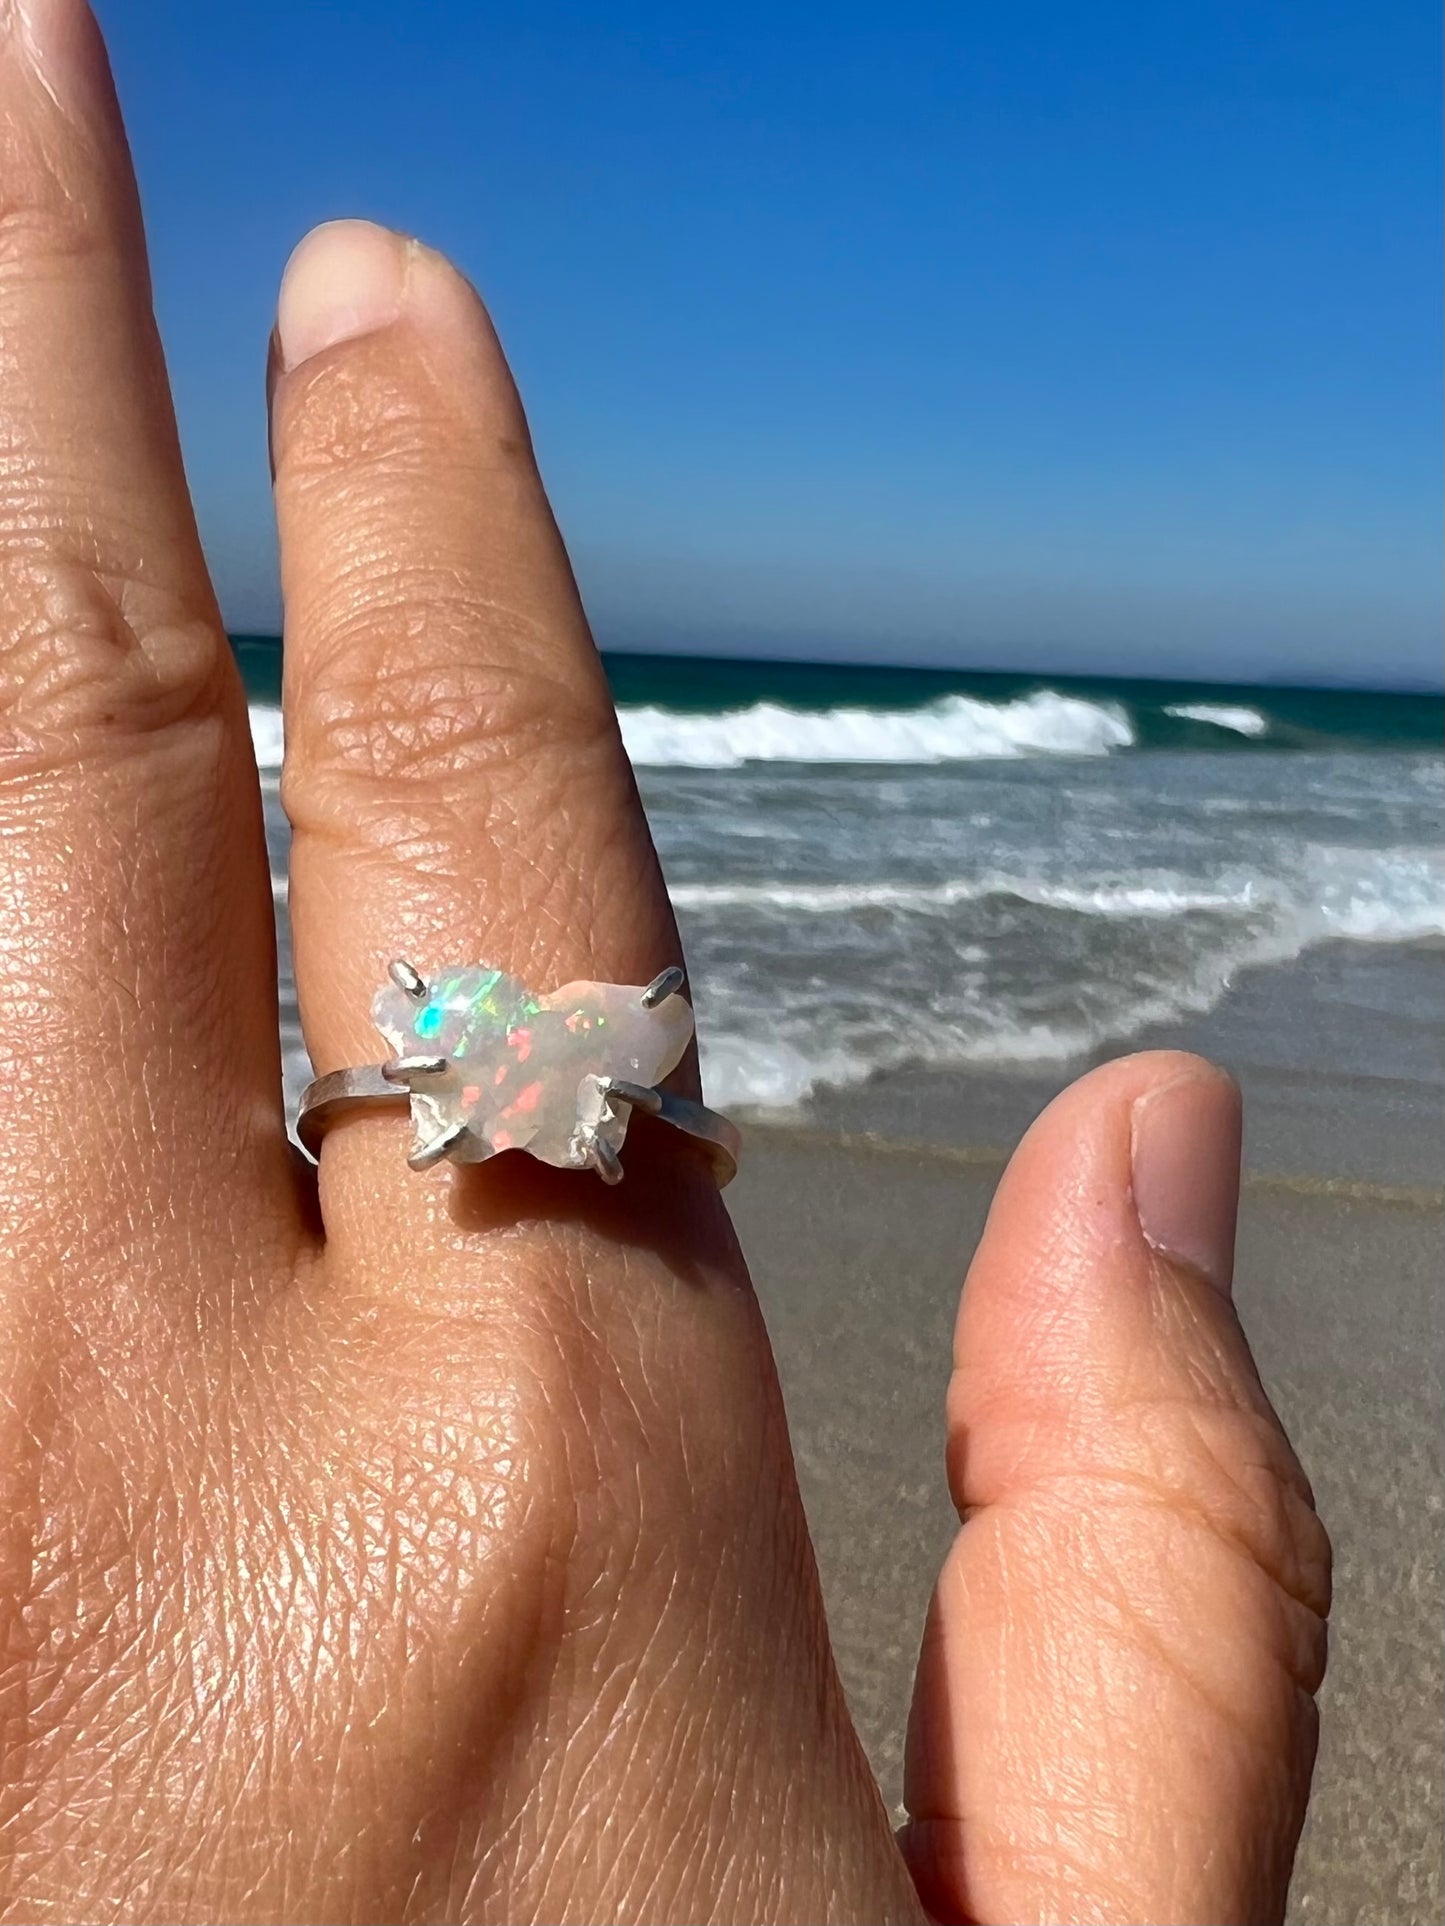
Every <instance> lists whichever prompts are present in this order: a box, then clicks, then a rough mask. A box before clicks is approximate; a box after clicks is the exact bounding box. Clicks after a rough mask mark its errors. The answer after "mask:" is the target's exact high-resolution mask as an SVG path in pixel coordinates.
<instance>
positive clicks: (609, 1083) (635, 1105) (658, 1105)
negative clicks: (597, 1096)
mask: <svg viewBox="0 0 1445 1926" xmlns="http://www.w3.org/2000/svg"><path fill="white" fill-rule="evenodd" d="M599 1081H600V1082H601V1085H602V1094H603V1096H604V1097H609V1098H611V1099H613V1100H614V1101H615V1102H617V1103H625V1104H629V1105H630V1106H631V1107H632V1109H634V1110H645V1111H646V1112H647V1114H648V1116H650V1117H655V1116H656V1115H657V1114H658V1112H659V1111H660V1110H661V1109H662V1095H661V1092H660V1091H657V1090H654V1089H652V1088H651V1086H650V1085H648V1084H645V1083H628V1082H627V1080H626V1079H625V1078H623V1077H602V1078H600V1079H599Z"/></svg>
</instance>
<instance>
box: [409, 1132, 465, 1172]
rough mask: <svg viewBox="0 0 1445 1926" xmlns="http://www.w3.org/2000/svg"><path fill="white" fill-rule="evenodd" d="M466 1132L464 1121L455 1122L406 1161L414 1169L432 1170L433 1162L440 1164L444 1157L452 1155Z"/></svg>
mask: <svg viewBox="0 0 1445 1926" xmlns="http://www.w3.org/2000/svg"><path fill="white" fill-rule="evenodd" d="M466 1134H467V1126H466V1125H465V1124H464V1123H454V1124H452V1125H451V1126H450V1128H449V1129H446V1130H444V1131H443V1132H442V1134H441V1135H440V1136H439V1137H433V1138H432V1140H431V1142H430V1143H425V1144H422V1145H421V1146H420V1147H419V1148H418V1149H416V1150H414V1151H413V1152H412V1153H411V1155H410V1156H409V1157H408V1158H407V1160H406V1161H407V1162H408V1164H410V1166H411V1168H412V1169H413V1170H430V1169H431V1167H432V1165H433V1164H439V1163H440V1162H441V1161H442V1159H443V1158H444V1157H450V1156H451V1154H452V1152H453V1151H454V1150H455V1149H456V1147H457V1145H458V1144H459V1143H460V1142H461V1140H462V1138H463V1137H465V1136H466Z"/></svg>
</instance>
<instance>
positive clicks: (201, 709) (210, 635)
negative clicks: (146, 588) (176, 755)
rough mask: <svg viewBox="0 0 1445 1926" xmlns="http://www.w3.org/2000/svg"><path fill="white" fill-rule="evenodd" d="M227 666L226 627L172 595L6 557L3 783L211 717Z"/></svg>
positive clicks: (79, 567)
mask: <svg viewBox="0 0 1445 1926" xmlns="http://www.w3.org/2000/svg"><path fill="white" fill-rule="evenodd" d="M128 604H129V605H130V607H129V610H128V606H127V605H128ZM142 605H146V606H145V607H144V614H142V612H141V610H142ZM223 660H224V643H223V642H222V640H221V637H220V635H219V633H218V632H217V630H216V628H215V625H214V624H213V623H212V622H211V621H210V620H208V619H206V618H205V617H198V616H193V615H188V614H187V613H186V612H185V611H183V610H181V609H179V608H178V607H177V606H176V605H175V603H174V602H173V601H172V600H171V599H170V598H168V597H166V598H157V597H155V596H153V595H149V594H141V593H140V592H139V591H135V592H132V590H131V588H130V586H129V585H127V584H125V583H112V582H110V581H107V580H106V579H105V578H103V577H102V576H101V575H100V574H99V573H98V572H97V571H96V570H94V569H92V568H90V567H88V566H87V565H85V564H82V563H71V562H66V561H63V560H59V559H56V558H54V557H48V556H47V557H38V556H33V555H29V556H27V555H15V554H11V555H8V556H4V557H0V782H3V781H5V780H8V779H14V778H19V777H25V776H29V775H33V774H35V773H39V772H43V771H45V770H48V769H54V768H57V767H62V766H66V765H70V764H74V763H77V762H84V761H87V760H89V759H90V757H91V756H92V755H93V754H95V753H96V752H97V751H98V750H100V749H101V748H104V751H105V753H107V754H117V753H119V754H122V755H123V754H124V753H125V752H126V750H127V749H128V748H129V747H132V746H134V745H135V744H136V743H138V742H141V741H144V740H147V739H149V738H151V737H153V736H154V735H155V734H157V733H158V732H161V731H165V730H168V729H170V728H172V727H174V726H176V725H178V724H182V723H186V722H191V721H196V720H199V719H202V718H204V717H206V716H208V715H210V714H211V713H212V712H213V711H214V710H215V708H216V705H217V703H218V700H219V695H220V689H221V666H222V663H223Z"/></svg>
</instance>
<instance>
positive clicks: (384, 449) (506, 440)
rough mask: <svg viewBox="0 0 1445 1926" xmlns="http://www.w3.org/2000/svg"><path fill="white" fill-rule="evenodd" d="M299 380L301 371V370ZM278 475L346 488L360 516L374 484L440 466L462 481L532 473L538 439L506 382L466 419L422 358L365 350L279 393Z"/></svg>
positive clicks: (297, 482) (326, 488)
mask: <svg viewBox="0 0 1445 1926" xmlns="http://www.w3.org/2000/svg"><path fill="white" fill-rule="evenodd" d="M293 380H294V377H293ZM276 407H277V423H276V428H277V432H276V438H275V439H276V472H277V480H278V483H280V484H282V485H284V487H286V488H287V489H288V490H294V491H296V492H297V493H298V494H299V495H300V496H301V497H303V498H304V497H305V496H306V495H307V494H309V493H314V492H317V491H322V492H324V493H326V494H328V495H330V494H332V493H334V492H335V491H336V490H337V489H338V488H340V489H344V490H345V491H346V492H347V496H348V503H347V505H348V508H352V507H353V506H354V508H355V509H356V511H357V512H358V513H360V514H362V515H364V514H365V512H366V509H367V505H368V504H367V496H368V492H369V490H370V489H371V488H372V487H373V486H376V487H378V488H381V489H383V490H386V489H389V488H390V485H391V484H393V483H394V482H395V481H406V480H408V479H410V478H412V477H416V478H419V479H422V480H425V481H427V482H428V483H431V484H432V485H433V486H434V483H435V477H436V475H437V473H438V469H439V466H441V467H442V468H444V471H445V472H446V473H447V474H448V475H449V476H450V477H451V478H452V481H453V483H454V485H460V484H462V483H464V482H465V481H466V480H468V479H470V478H472V477H474V476H475V475H478V474H482V473H486V474H488V475H491V476H495V475H496V474H497V473H498V471H501V472H503V473H507V472H513V473H515V475H516V476H517V478H518V481H519V482H522V481H524V480H527V479H530V478H531V476H532V474H533V458H532V451H531V439H530V436H529V434H528V430H527V424H526V419H525V417H524V415H523V414H522V411H521V404H520V402H519V401H518V400H517V398H516V395H515V392H514V391H513V390H512V389H511V388H510V385H509V384H508V385H507V386H505V387H500V388H498V389H496V390H495V391H493V392H490V393H489V394H488V396H487V404H486V408H485V410H484V420H483V421H482V422H478V421H477V420H475V419H471V418H459V417H458V414H457V409H456V404H455V403H454V401H453V400H452V399H451V397H450V396H449V394H448V392H447V390H446V389H445V387H444V386H443V385H442V384H440V383H439V382H438V381H437V380H436V379H435V378H434V377H431V376H429V374H428V372H427V370H426V368H425V365H424V364H422V363H419V362H418V361H417V359H416V358H415V357H408V358H407V359H405V360H402V361H396V360H393V359H391V358H389V357H387V356H385V355H384V354H381V353H374V354H373V353H367V352H365V351H364V350H363V351H362V352H359V353H357V354H354V355H350V356H347V357H346V358H345V359H344V360H342V361H341V362H340V363H331V364H329V365H326V366H324V367H320V368H318V369H317V370H316V371H315V373H314V374H312V375H311V376H310V377H309V379H305V378H303V380H302V381H301V382H300V384H299V385H298V386H297V387H296V388H295V389H294V390H293V389H289V388H288V389H287V390H285V391H283V392H282V393H281V394H280V395H278V397H277V403H276Z"/></svg>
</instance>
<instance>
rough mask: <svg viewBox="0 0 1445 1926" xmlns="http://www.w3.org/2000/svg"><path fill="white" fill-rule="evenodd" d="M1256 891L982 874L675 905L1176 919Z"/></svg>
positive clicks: (682, 889)
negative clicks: (983, 905)
mask: <svg viewBox="0 0 1445 1926" xmlns="http://www.w3.org/2000/svg"><path fill="white" fill-rule="evenodd" d="M1257 890H1258V885H1257V884H1256V882H1255V881H1254V879H1253V878H1241V879H1240V880H1239V882H1238V883H1237V884H1236V885H1234V886H1232V887H1228V888H1223V889H1205V890H1201V889H1198V888H1190V887H1189V886H1188V885H1187V884H1186V883H1183V882H1172V881H1168V880H1165V881H1160V882H1155V883H1125V882H1108V883H1099V884H1097V885H1095V886H1093V887H1083V888H1081V887H1079V886H1077V885H1075V884H1071V883H1049V882H1045V881H1044V880H1043V879H1042V878H1040V877H1036V876H1008V875H989V874H984V875H981V876H976V877H956V878H954V879H952V880H951V881H948V882H943V883H774V882H748V883H678V884H676V885H674V887H673V890H672V901H673V904H674V907H675V908H677V909H680V910H698V909H763V910H769V909H776V910H800V911H802V912H804V913H805V914H806V913H809V912H812V913H814V914H819V915H846V914H847V913H848V912H849V911H850V910H866V909H885V910H915V911H928V910H938V909H953V908H955V907H956V906H957V905H958V904H960V903H977V902H980V901H982V900H983V899H984V898H985V897H989V896H1012V897H1014V898H1016V899H1017V900H1018V901H1019V902H1024V903H1037V904H1038V905H1040V906H1041V907H1042V908H1045V909H1065V910H1077V911H1078V912H1079V913H1080V914H1081V915H1086V916H1179V915H1182V914H1184V913H1185V912H1187V911H1190V910H1225V911H1228V910H1241V909H1249V908H1250V907H1252V906H1253V904H1254V903H1255V901H1256V897H1257Z"/></svg>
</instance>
